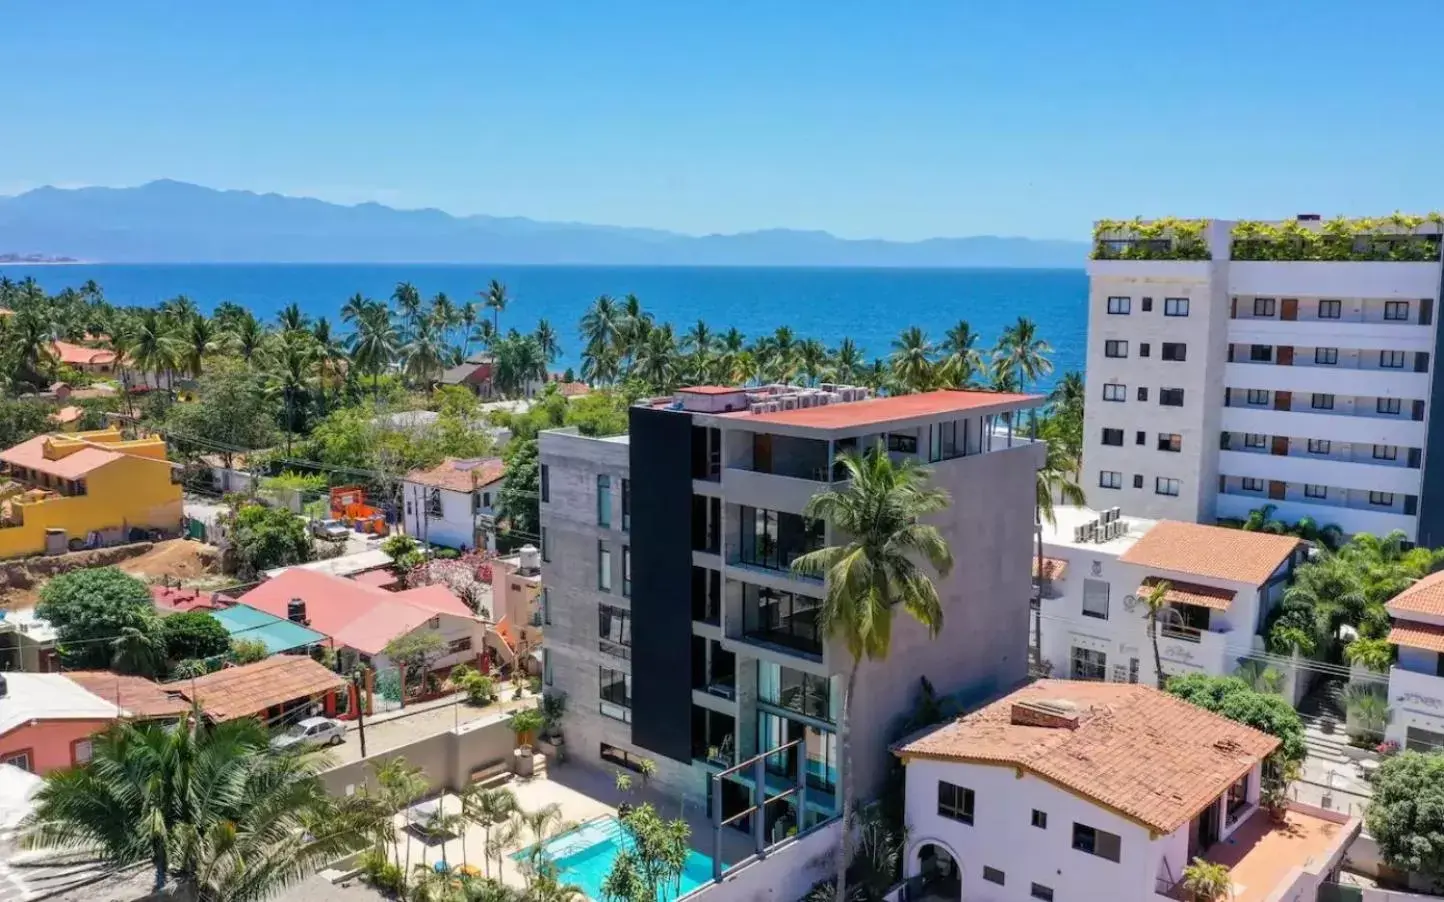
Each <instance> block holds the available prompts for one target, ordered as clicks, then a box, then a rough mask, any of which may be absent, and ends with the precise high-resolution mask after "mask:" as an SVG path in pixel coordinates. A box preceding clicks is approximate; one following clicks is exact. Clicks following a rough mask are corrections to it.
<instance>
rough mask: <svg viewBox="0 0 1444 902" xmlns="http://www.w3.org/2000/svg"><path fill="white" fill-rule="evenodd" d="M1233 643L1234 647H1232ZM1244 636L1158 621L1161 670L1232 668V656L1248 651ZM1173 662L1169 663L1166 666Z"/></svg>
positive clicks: (1218, 671) (1216, 671)
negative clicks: (1235, 644) (1235, 646)
mask: <svg viewBox="0 0 1444 902" xmlns="http://www.w3.org/2000/svg"><path fill="white" fill-rule="evenodd" d="M1234 643H1237V645H1238V647H1237V648H1234V647H1232V646H1233V644H1234ZM1248 650H1249V644H1248V641H1247V640H1246V639H1241V638H1238V634H1236V633H1233V632H1214V631H1211V630H1200V629H1196V628H1194V627H1191V626H1181V625H1178V624H1163V623H1159V625H1158V655H1159V657H1160V658H1162V659H1163V670H1164V672H1165V673H1170V674H1179V673H1191V672H1193V671H1202V672H1204V673H1211V674H1214V675H1215V676H1222V675H1224V674H1228V673H1232V672H1233V669H1234V668H1233V666H1232V663H1233V659H1234V658H1238V657H1240V656H1242V655H1245V654H1247V653H1248ZM1169 665H1173V666H1169Z"/></svg>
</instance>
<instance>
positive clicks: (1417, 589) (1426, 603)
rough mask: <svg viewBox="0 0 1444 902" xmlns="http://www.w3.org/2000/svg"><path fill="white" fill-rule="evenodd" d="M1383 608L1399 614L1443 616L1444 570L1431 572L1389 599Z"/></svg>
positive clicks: (1396, 614)
mask: <svg viewBox="0 0 1444 902" xmlns="http://www.w3.org/2000/svg"><path fill="white" fill-rule="evenodd" d="M1384 608H1385V609H1386V610H1387V611H1388V612H1389V613H1390V614H1393V615H1395V616H1396V617H1397V616H1399V615H1400V614H1434V615H1436V616H1441V617H1444V570H1440V571H1439V572H1438V573H1431V574H1429V575H1428V576H1426V577H1424V578H1423V579H1421V580H1419V581H1418V582H1416V583H1415V584H1414V585H1412V586H1410V587H1409V588H1407V589H1405V590H1404V591H1402V592H1400V593H1399V594H1398V595H1395V596H1394V597H1393V598H1391V599H1389V603H1388V604H1386V605H1384Z"/></svg>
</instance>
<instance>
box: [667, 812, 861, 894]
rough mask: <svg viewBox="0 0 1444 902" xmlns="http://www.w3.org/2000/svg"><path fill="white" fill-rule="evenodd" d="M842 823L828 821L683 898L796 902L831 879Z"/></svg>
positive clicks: (736, 867)
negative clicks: (719, 880)
mask: <svg viewBox="0 0 1444 902" xmlns="http://www.w3.org/2000/svg"><path fill="white" fill-rule="evenodd" d="M841 834H842V822H841V821H839V820H832V821H829V822H827V823H825V824H823V825H822V826H820V827H818V828H817V829H815V830H813V831H811V832H810V833H806V834H803V835H802V836H799V837H797V838H796V839H795V840H792V841H789V842H785V843H783V844H781V845H779V846H777V847H776V848H774V849H772V850H771V851H769V852H768V854H767V856H766V857H765V858H757V859H754V860H752V861H749V862H748V863H746V864H743V865H740V866H734V868H733V870H732V871H731V872H730V873H728V874H726V875H724V876H723V877H722V882H721V883H709V884H708V885H706V886H704V887H702V888H701V889H698V890H697V891H696V892H693V893H691V894H689V895H686V896H683V897H682V898H683V899H685V900H687V902H796V900H798V899H801V898H802V897H803V896H804V895H806V894H807V891H808V890H809V889H811V888H812V886H813V884H815V883H817V882H818V881H819V880H824V879H826V878H828V877H831V876H832V873H833V870H834V867H835V866H834V864H833V855H834V854H835V852H836V849H837V847H838V843H839V841H840V839H841Z"/></svg>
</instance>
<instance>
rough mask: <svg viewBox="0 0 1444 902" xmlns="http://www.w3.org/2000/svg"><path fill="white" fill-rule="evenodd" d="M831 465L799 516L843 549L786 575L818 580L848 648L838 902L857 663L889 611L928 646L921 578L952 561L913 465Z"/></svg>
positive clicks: (884, 638)
mask: <svg viewBox="0 0 1444 902" xmlns="http://www.w3.org/2000/svg"><path fill="white" fill-rule="evenodd" d="M839 460H840V461H841V463H842V465H843V467H844V469H845V470H846V471H847V475H848V477H849V480H850V481H849V482H848V483H847V485H846V486H845V487H844V488H840V489H830V490H828V491H824V492H820V493H818V494H817V495H814V496H813V497H812V500H811V501H809V502H808V503H807V507H806V508H805V510H804V514H805V516H807V517H812V518H816V519H820V520H822V521H824V522H825V523H826V524H827V526H828V531H829V533H830V534H831V535H833V536H834V537H837V538H839V539H842V540H843V544H840V545H831V546H827V547H824V548H820V549H818V550H816V551H811V552H808V553H807V554H804V555H802V556H801V557H799V558H798V559H797V560H796V561H794V562H793V564H792V569H793V570H794V571H796V572H798V573H801V574H804V575H807V576H814V577H816V576H821V577H824V578H825V579H826V586H827V587H826V594H825V595H824V598H823V602H822V609H821V612H820V620H821V625H822V630H823V633H824V634H825V635H826V636H828V637H829V638H837V639H840V640H841V641H842V643H843V644H844V645H845V647H846V648H847V652H848V655H849V657H850V658H851V664H850V666H849V667H848V671H847V682H846V685H845V687H844V689H843V695H842V716H841V718H840V719H839V721H838V741H839V743H840V745H841V746H842V767H843V771H842V815H843V838H842V848H841V852H840V854H839V855H838V856H837V889H836V893H837V895H836V899H837V902H845V900H846V899H847V894H846V889H847V865H848V863H849V861H848V859H849V858H850V851H849V850H850V835H849V834H850V829H851V825H852V822H853V817H852V814H853V808H854V803H853V789H852V737H851V717H852V700H853V690H854V688H855V687H856V685H857V673H858V669H859V668H860V666H861V665H862V661H863V659H864V658H867V659H870V660H882V659H885V658H886V657H887V655H888V649H889V646H890V644H891V640H892V618H893V613H894V612H895V611H896V610H897V606H898V605H901V607H902V609H903V610H905V611H907V613H908V614H909V615H910V616H911V617H912V618H913V619H915V620H917V621H918V622H919V623H920V624H922V625H923V627H925V628H926V629H927V631H928V634H929V635H930V636H936V635H937V634H938V632H939V631H940V630H941V629H942V626H943V608H942V603H941V602H940V601H939V599H938V590H937V586H936V585H935V584H934V583H933V579H932V577H931V575H930V574H929V573H928V569H931V570H933V571H935V572H936V573H937V574H938V576H939V577H944V576H946V575H947V574H948V572H949V571H950V570H952V566H953V554H952V551H951V550H950V549H949V548H948V545H947V542H946V541H945V540H944V539H943V536H942V534H941V533H940V532H938V529H937V527H935V526H929V525H926V524H924V523H922V522H921V520H922V518H923V517H926V516H927V515H929V514H933V513H936V512H938V511H941V510H943V509H944V508H946V507H947V506H948V504H949V503H951V499H950V497H949V496H948V493H947V492H946V491H944V490H942V489H938V488H933V487H930V486H928V485H927V484H926V478H927V471H926V470H925V469H923V468H922V467H920V466H918V464H917V463H915V462H914V461H913V460H912V459H906V460H904V461H903V462H902V463H900V464H894V463H893V462H892V460H891V459H890V458H889V457H888V455H887V452H886V451H885V450H884V448H883V447H882V446H881V445H879V446H878V447H876V448H874V449H873V450H872V451H869V452H868V453H866V454H864V455H856V454H852V453H845V454H843V455H842V456H841V457H840V458H839Z"/></svg>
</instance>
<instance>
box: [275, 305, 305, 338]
mask: <svg viewBox="0 0 1444 902" xmlns="http://www.w3.org/2000/svg"><path fill="white" fill-rule="evenodd" d="M276 325H277V326H280V328H281V331H282V332H305V331H306V330H307V329H309V328H311V318H310V317H309V316H307V315H306V314H305V313H304V312H302V310H301V305H300V304H287V305H286V306H284V307H282V308H281V312H280V313H277V314H276Z"/></svg>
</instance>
